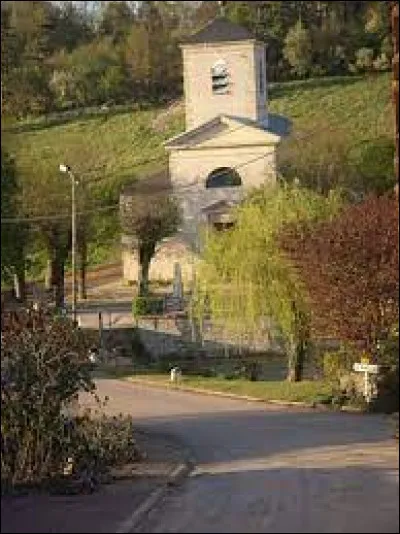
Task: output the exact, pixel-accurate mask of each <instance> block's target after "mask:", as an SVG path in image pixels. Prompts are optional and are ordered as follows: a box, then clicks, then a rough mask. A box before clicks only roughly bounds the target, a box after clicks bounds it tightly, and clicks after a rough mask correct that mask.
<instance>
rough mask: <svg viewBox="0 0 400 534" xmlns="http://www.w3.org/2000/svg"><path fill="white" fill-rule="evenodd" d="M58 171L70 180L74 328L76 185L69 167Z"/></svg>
mask: <svg viewBox="0 0 400 534" xmlns="http://www.w3.org/2000/svg"><path fill="white" fill-rule="evenodd" d="M60 171H61V172H63V173H67V174H68V176H69V177H70V179H71V204H72V205H71V233H72V246H71V249H72V250H71V259H72V318H73V321H74V326H75V325H76V202H75V185H77V184H78V181H77V180H76V178H75V176H74V174H73V172H72V171H71V167H69V166H68V165H64V164H61V165H60Z"/></svg>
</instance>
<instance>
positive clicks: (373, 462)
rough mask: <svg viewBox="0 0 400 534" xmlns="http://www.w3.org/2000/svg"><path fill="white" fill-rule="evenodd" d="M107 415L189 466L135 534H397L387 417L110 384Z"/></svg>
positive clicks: (394, 456)
mask: <svg viewBox="0 0 400 534" xmlns="http://www.w3.org/2000/svg"><path fill="white" fill-rule="evenodd" d="M98 386H99V392H100V393H101V394H102V395H108V396H109V397H110V403H109V408H108V409H109V410H110V411H112V412H125V413H127V412H128V413H131V414H132V415H133V417H134V420H135V421H136V424H137V425H138V426H141V427H144V428H148V429H151V430H153V431H157V432H163V433H167V434H169V435H172V436H174V437H175V438H177V439H179V440H181V441H182V442H183V443H185V444H186V445H187V446H188V447H189V448H190V449H191V452H192V454H193V456H194V458H195V461H196V468H195V469H194V470H193V472H192V473H191V475H190V477H189V478H188V479H187V480H186V481H185V482H184V484H183V485H182V486H181V487H179V488H175V489H171V490H170V492H169V493H168V494H167V495H166V497H165V498H164V499H163V501H162V502H161V503H160V504H159V505H158V506H157V507H156V508H155V509H154V510H153V511H152V512H151V513H150V514H149V516H148V518H147V519H146V520H145V521H144V522H143V523H142V525H141V527H140V528H139V529H136V532H147V533H150V532H175V533H178V532H179V533H180V532H188V533H191V532H274V533H275V532H294V533H296V532H307V533H309V532H346V533H352V532H380V533H383V532H398V531H399V492H398V488H399V476H398V475H399V468H398V442H396V441H394V440H393V439H392V438H391V431H390V426H389V425H388V423H387V421H386V420H385V417H383V416H378V415H359V414H344V413H326V412H324V413H318V412H315V411H311V410H299V409H286V408H285V409H282V408H279V407H264V406H263V405H259V404H254V403H250V402H244V401H235V400H229V399H223V398H216V397H210V396H202V395H195V394H190V393H183V392H177V391H162V390H157V389H152V388H148V387H144V386H141V385H132V384H129V383H124V382H120V381H117V380H112V379H103V380H100V381H99V382H98Z"/></svg>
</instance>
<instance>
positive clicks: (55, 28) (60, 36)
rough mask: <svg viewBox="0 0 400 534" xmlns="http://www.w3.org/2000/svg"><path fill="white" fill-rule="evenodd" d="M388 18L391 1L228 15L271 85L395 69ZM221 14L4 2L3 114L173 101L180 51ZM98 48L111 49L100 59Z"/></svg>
mask: <svg viewBox="0 0 400 534" xmlns="http://www.w3.org/2000/svg"><path fill="white" fill-rule="evenodd" d="M389 8H390V2H386V1H384V2H359V1H356V2H355V1H345V2H337V3H333V2H318V3H316V2H310V1H308V2H302V3H301V5H300V4H297V3H296V2H287V1H285V2H281V1H279V2H278V1H277V2H228V3H227V5H226V6H225V10H226V16H227V17H228V18H229V19H230V20H232V21H234V22H236V23H239V24H242V25H244V26H245V27H247V28H248V29H249V30H250V32H252V33H253V34H254V35H255V37H256V38H257V39H259V40H261V41H263V42H265V43H266V45H267V62H266V64H267V79H268V80H271V81H277V80H280V81H284V80H287V79H292V78H293V77H294V76H295V77H297V76H302V77H304V76H308V75H310V74H312V75H314V76H321V75H326V74H328V75H337V74H349V73H350V72H352V70H355V71H358V70H359V69H361V70H362V71H364V70H366V69H367V70H378V71H379V70H382V69H385V68H388V67H390V60H391V56H392V49H391V43H390V27H389ZM219 10H220V7H219V5H218V2H214V1H211V2H210V1H208V2H147V1H144V2H125V1H123V2H114V1H112V2H92V3H91V5H90V8H89V7H87V6H85V5H84V4H83V3H79V2H78V3H76V2H70V1H68V2H47V1H35V2H2V4H1V11H2V17H1V45H2V100H3V102H2V104H4V105H3V106H2V113H7V114H11V115H12V116H13V117H21V116H24V117H26V116H28V115H30V114H38V113H42V112H47V111H48V110H50V109H51V110H53V111H54V110H59V109H64V108H65V107H69V106H74V105H77V104H78V105H90V104H93V103H97V104H101V103H103V102H104V101H107V99H112V100H114V101H118V102H120V101H123V102H129V101H131V100H132V99H135V100H136V101H137V100H143V101H154V100H160V99H162V98H165V97H168V98H170V97H175V96H177V95H179V94H181V93H182V62H181V54H180V51H179V47H178V43H179V42H181V41H182V40H184V38H185V37H186V36H187V35H188V34H190V33H192V32H193V31H195V30H198V29H200V28H201V27H202V26H203V25H204V24H206V23H207V22H209V21H210V20H212V19H213V18H214V17H215V16H216V15H218V12H219ZM99 46H100V47H105V48H106V49H107V50H106V51H103V52H102V53H101V54H100V55H99V52H98V47H99ZM366 51H368V52H366ZM84 56H86V59H85V57H84ZM100 56H101V57H100ZM60 57H63V60H64V61H65V65H64V66H62V65H60V62H59V60H60ZM90 59H93V63H92V64H90ZM67 96H68V98H67Z"/></svg>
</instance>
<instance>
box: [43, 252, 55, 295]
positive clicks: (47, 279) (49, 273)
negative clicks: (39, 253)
mask: <svg viewBox="0 0 400 534" xmlns="http://www.w3.org/2000/svg"><path fill="white" fill-rule="evenodd" d="M44 285H45V288H46V290H47V291H50V290H51V288H52V287H53V267H52V261H51V260H50V259H48V260H47V264H46V271H45V275H44Z"/></svg>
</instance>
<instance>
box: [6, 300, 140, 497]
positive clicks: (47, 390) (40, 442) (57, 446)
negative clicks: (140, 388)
mask: <svg viewBox="0 0 400 534" xmlns="http://www.w3.org/2000/svg"><path fill="white" fill-rule="evenodd" d="M1 327H2V344H1V384H2V388H1V401H2V417H1V478H2V486H3V484H4V487H5V488H9V487H15V486H18V485H21V484H24V485H25V484H35V485H36V484H41V483H43V482H45V481H48V480H53V479H57V478H59V477H62V476H63V475H64V471H65V468H66V465H67V464H68V463H71V462H72V464H73V466H74V469H73V473H72V472H71V473H70V474H76V473H78V472H82V470H83V469H84V470H85V471H86V472H88V470H89V471H90V470H92V471H93V469H95V468H96V469H97V468H102V469H104V468H105V466H111V465H113V464H115V463H120V462H121V461H126V460H128V459H131V458H132V457H133V456H134V455H135V453H136V450H135V449H133V428H132V423H131V421H130V420H127V419H124V418H121V417H120V418H116V419H115V418H114V419H107V418H105V417H104V416H103V417H97V418H96V419H91V418H90V417H89V414H85V415H83V416H79V415H77V414H73V415H72V416H70V415H68V412H69V411H70V409H71V406H74V403H77V400H78V395H79V393H80V392H83V391H86V392H89V393H91V394H93V395H94V398H95V400H97V402H98V403H100V401H99V399H98V397H97V396H96V395H95V385H94V382H93V380H92V377H91V369H92V366H91V363H90V361H89V358H88V351H89V348H90V346H92V344H93V342H92V340H91V339H90V336H87V334H86V333H85V334H84V333H83V332H82V331H80V330H79V329H74V328H73V326H72V322H71V321H70V320H69V319H67V318H62V317H55V316H53V315H51V314H49V313H48V312H45V311H33V310H29V311H21V312H18V313H15V312H14V313H7V312H4V311H2V321H1ZM75 405H76V404H75ZM99 406H100V405H99Z"/></svg>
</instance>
